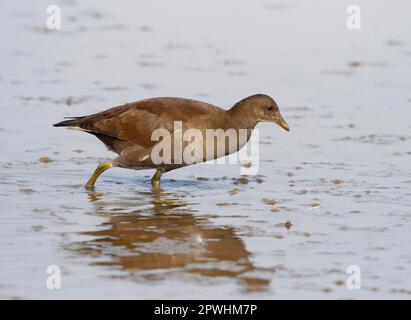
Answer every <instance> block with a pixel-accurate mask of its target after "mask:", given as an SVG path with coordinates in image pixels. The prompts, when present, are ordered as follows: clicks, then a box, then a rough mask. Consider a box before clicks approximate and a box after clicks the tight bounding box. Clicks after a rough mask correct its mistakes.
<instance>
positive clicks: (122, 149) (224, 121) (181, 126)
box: [54, 94, 289, 188]
mask: <svg viewBox="0 0 411 320" xmlns="http://www.w3.org/2000/svg"><path fill="white" fill-rule="evenodd" d="M262 121H267V122H275V123H277V124H278V125H279V126H280V127H282V128H283V129H285V130H287V131H289V127H288V125H287V123H286V122H285V120H284V118H283V117H282V116H281V114H280V110H279V108H278V106H277V104H276V102H275V101H274V100H273V99H272V98H271V97H270V96H267V95H263V94H256V95H252V96H250V97H247V98H245V99H243V100H241V101H239V102H237V103H236V104H234V106H233V107H232V108H231V109H229V110H224V109H222V108H220V107H217V106H214V105H211V104H208V103H205V102H201V101H196V100H190V99H183V98H168V97H164V98H151V99H145V100H140V101H136V102H133V103H127V104H125V105H122V106H118V107H114V108H111V109H108V110H105V111H102V112H99V113H95V114H92V115H88V116H83V117H71V118H70V119H69V120H65V121H62V122H59V123H56V124H54V126H55V127H76V128H79V129H81V130H83V131H85V132H88V133H91V134H93V135H95V136H96V137H97V138H98V139H100V140H101V141H102V142H103V143H104V144H105V145H106V146H107V147H108V149H109V150H111V151H114V152H116V153H117V154H118V155H119V156H118V157H117V158H115V159H114V160H113V161H111V162H106V163H103V164H100V165H99V166H98V167H97V169H96V170H95V171H94V173H93V174H92V176H91V177H90V179H89V180H88V182H87V184H86V188H93V187H94V184H95V182H96V180H97V178H98V177H99V176H100V175H101V174H102V173H103V172H104V171H106V170H107V169H109V168H112V167H113V166H115V167H122V168H129V169H135V170H140V169H149V168H154V169H156V173H155V174H154V176H153V177H152V179H151V184H152V186H153V187H154V188H158V187H159V186H160V178H161V175H162V174H163V173H165V172H167V171H170V170H173V169H177V168H181V167H183V166H187V165H190V164H193V163H199V162H204V161H207V160H210V159H217V158H220V157H223V156H226V155H228V154H231V153H234V152H237V151H238V150H240V149H241V148H242V147H243V146H244V145H245V144H246V143H247V141H248V139H249V138H250V136H251V133H252V130H253V129H254V127H255V126H256V125H257V123H259V122H262ZM176 124H177V125H176ZM190 129H194V131H195V130H197V132H199V133H200V135H201V136H202V137H204V136H206V135H207V134H208V130H210V129H213V130H217V131H218V130H220V132H225V133H226V132H227V131H229V130H231V132H232V133H235V134H237V135H238V134H239V133H240V130H241V129H245V130H246V131H247V134H246V139H245V140H244V141H240V140H238V143H235V144H234V147H233V146H231V145H227V144H225V145H224V146H223V149H219V148H218V146H213V148H212V150H211V152H210V150H206V152H204V150H205V149H206V143H205V142H204V140H198V141H200V145H199V147H198V150H194V151H199V152H198V153H197V157H194V161H193V159H191V160H190V161H188V160H187V159H186V158H184V159H181V154H182V152H180V153H178V152H177V153H176V151H175V150H177V147H178V148H179V150H185V149H184V148H185V147H187V146H188V145H189V144H190V143H191V140H187V139H184V141H182V142H181V143H179V142H178V141H179V140H178V139H176V138H177V137H178V136H180V138H181V136H182V135H183V133H184V132H189V131H187V130H190ZM221 129H222V130H221ZM156 130H157V133H160V135H158V134H155V133H156ZM165 132H169V137H168V140H167V139H166V138H167V136H166V135H165V134H164V133H165ZM192 132H193V130H191V131H190V133H192ZM184 135H185V133H184ZM159 136H160V137H162V138H163V139H162V140H161V141H160V139H159ZM194 136H195V135H194ZM216 137H217V136H216ZM213 139H214V138H213ZM217 139H218V137H217ZM165 141H168V142H169V143H170V146H171V147H170V148H168V149H167V148H163V149H162V156H163V158H162V159H163V160H164V158H167V159H168V160H169V161H162V162H161V161H160V162H159V161H158V159H157V158H158V157H157V158H156V156H155V154H154V151H156V148H157V149H158V147H159V146H160V144H161V143H164V142H165ZM222 141H225V136H223V140H222ZM236 142H237V141H236ZM164 146H165V144H164ZM200 149H204V150H200ZM171 150H173V151H174V152H173V151H171ZM157 151H158V150H157ZM200 151H201V152H200ZM159 155H161V152H160V153H159Z"/></svg>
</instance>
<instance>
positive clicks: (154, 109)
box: [79, 98, 209, 148]
mask: <svg viewBox="0 0 411 320" xmlns="http://www.w3.org/2000/svg"><path fill="white" fill-rule="evenodd" d="M207 108H209V105H207V104H204V103H200V102H198V101H193V100H187V99H178V98H162V99H155V98H154V99H147V100H141V101H138V102H135V103H130V104H126V105H123V106H119V107H115V108H111V109H108V110H106V111H103V112H100V113H96V114H93V115H90V116H86V117H82V118H81V121H80V123H79V127H80V128H81V129H83V130H85V131H88V132H90V133H94V134H102V135H106V136H109V137H111V138H115V139H118V140H122V141H126V142H128V143H129V144H130V145H139V146H143V147H146V148H152V147H153V146H154V145H155V144H156V143H157V142H156V141H155V140H152V135H153V132H154V131H155V130H156V129H166V130H167V131H168V132H169V133H170V135H173V134H174V131H175V130H176V128H178V125H177V126H175V122H176V121H177V122H178V121H181V124H182V130H186V129H189V128H193V127H195V125H194V124H193V123H194V122H193V121H192V120H193V119H195V118H198V117H199V116H200V117H202V116H205V115H207V114H208V112H209V109H207Z"/></svg>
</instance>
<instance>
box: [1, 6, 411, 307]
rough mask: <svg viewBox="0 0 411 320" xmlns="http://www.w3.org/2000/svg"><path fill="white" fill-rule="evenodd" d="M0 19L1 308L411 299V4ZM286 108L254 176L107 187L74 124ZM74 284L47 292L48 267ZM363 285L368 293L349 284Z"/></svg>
mask: <svg viewBox="0 0 411 320" xmlns="http://www.w3.org/2000/svg"><path fill="white" fill-rule="evenodd" d="M57 4H59V5H60V7H61V10H62V29H61V30H59V31H54V32H51V31H47V30H46V29H45V27H44V26H45V20H46V17H47V16H46V13H45V10H46V7H47V5H49V3H48V2H47V1H36V2H35V3H34V2H33V3H28V2H27V3H25V4H20V5H18V4H17V3H16V2H15V1H10V0H7V1H6V0H3V1H0V7H1V10H0V21H1V29H0V30H1V31H0V32H1V33H2V50H1V51H0V61H1V73H0V88H1V104H0V109H1V117H0V135H1V141H2V142H3V143H2V152H1V156H0V167H1V170H0V188H1V189H0V203H1V215H0V297H1V298H7V299H8V298H15V299H17V298H52V299H59V298H140V299H142V298H244V299H249V298H338V299H357V298H371V299H373V298H400V299H409V298H410V297H411V280H410V277H409V274H410V272H411V253H410V249H409V244H410V242H411V236H410V232H409V230H410V228H411V212H410V205H411V200H410V196H411V170H410V160H411V124H410V108H411V92H410V80H411V76H410V73H409V71H410V67H411V44H410V43H409V39H410V37H409V36H410V34H409V30H411V22H410V19H409V10H410V5H409V4H406V3H405V2H403V1H394V2H392V3H390V6H391V7H390V10H389V14H388V13H387V8H385V7H384V6H383V5H382V3H378V4H377V3H374V1H358V4H359V5H360V7H361V9H362V14H363V21H362V29H361V30H360V31H349V30H347V28H346V18H347V14H346V13H345V9H346V7H347V6H348V5H349V4H350V3H348V2H347V3H345V1H341V3H340V4H338V5H335V4H334V5H332V4H331V3H330V4H328V3H326V2H325V1H310V3H300V2H297V1H282V2H281V1H280V2H278V1H268V0H266V1H253V2H252V3H251V2H249V1H240V2H239V1H235V3H234V1H225V2H224V4H223V3H221V2H218V5H217V2H216V1H208V2H207V3H202V4H201V5H200V4H194V3H192V2H191V1H178V2H177V3H176V2H173V3H171V2H169V1H162V2H155V3H152V4H144V5H137V4H136V3H135V2H134V1H122V5H119V4H116V6H114V4H113V2H112V1H99V2H98V4H97V3H94V2H93V3H91V2H84V1H75V0H70V1H68V0H67V1H57ZM256 92H264V93H267V94H270V95H272V96H274V97H275V98H276V100H277V102H278V104H279V105H280V107H281V110H282V113H283V115H284V116H285V118H286V119H287V121H288V123H289V124H290V127H291V132H290V133H286V132H283V131H282V130H281V129H280V128H278V127H275V126H274V125H270V124H260V125H259V127H258V128H259V129H260V140H261V141H260V163H259V172H258V175H257V176H250V177H242V176H241V175H240V166H239V165H226V166H224V165H212V166H210V165H207V164H203V165H198V166H192V167H188V168H184V169H181V170H178V171H175V172H171V173H169V174H167V175H166V176H165V177H164V181H163V189H164V190H163V191H162V192H161V193H152V192H151V191H150V183H149V179H150V175H151V174H152V172H150V171H140V172H133V171H128V170H122V169H112V170H110V171H108V172H107V173H105V174H104V176H103V177H102V178H101V180H100V181H99V183H98V185H97V188H96V190H95V191H94V192H87V191H86V190H85V189H84V188H83V184H84V182H85V181H86V179H87V177H88V175H89V174H90V173H91V171H92V170H93V169H94V167H95V165H96V164H97V163H98V162H101V161H104V160H106V159H110V158H111V157H113V154H112V153H110V152H108V151H106V150H105V148H104V146H103V145H102V144H101V143H100V142H99V141H97V140H96V139H95V138H94V137H92V136H89V135H87V134H85V133H82V132H78V131H74V130H63V129H60V128H59V129H57V128H53V127H51V124H52V123H54V122H57V121H59V120H61V119H62V117H64V116H76V115H83V114H88V113H92V112H95V111H99V110H102V109H104V108H106V107H110V106H114V105H117V104H121V103H124V102H129V101H133V100H137V99H141V98H146V97H151V96H184V97H191V98H195V99H201V100H206V101H208V102H211V103H215V104H218V105H221V106H224V107H229V106H230V105H232V104H233V103H234V102H235V101H236V100H239V99H241V98H243V97H245V96H247V95H249V94H253V93H256ZM49 265H58V266H59V267H60V268H61V271H62V287H61V289H60V290H48V289H47V287H46V280H47V277H48V274H47V273H46V269H47V267H48V266H49ZM351 265H356V266H358V267H360V270H361V290H350V289H348V288H347V286H346V280H347V278H348V276H349V275H348V274H347V273H346V271H347V267H348V266H351Z"/></svg>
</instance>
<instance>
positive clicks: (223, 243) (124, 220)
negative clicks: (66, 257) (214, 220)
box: [73, 192, 272, 291]
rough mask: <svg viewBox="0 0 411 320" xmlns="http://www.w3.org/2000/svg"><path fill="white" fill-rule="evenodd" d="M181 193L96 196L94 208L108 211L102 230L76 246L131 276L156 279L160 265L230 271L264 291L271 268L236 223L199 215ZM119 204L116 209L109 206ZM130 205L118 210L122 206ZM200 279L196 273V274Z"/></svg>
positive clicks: (210, 274) (204, 272)
mask: <svg viewBox="0 0 411 320" xmlns="http://www.w3.org/2000/svg"><path fill="white" fill-rule="evenodd" d="M180 196H181V195H180V194H172V193H167V194H166V193H163V192H153V193H149V192H144V193H141V196H137V197H138V199H137V200H138V201H137V202H135V200H136V199H133V201H129V200H124V201H123V200H120V201H119V202H116V203H114V204H113V203H110V202H105V201H104V196H103V198H102V199H101V200H100V201H97V202H93V205H94V207H95V214H97V215H99V216H101V215H104V216H107V214H108V213H110V214H109V215H108V220H107V221H105V222H104V223H103V224H102V225H101V227H102V228H101V229H100V228H99V229H100V230H93V231H89V232H85V233H83V234H85V235H88V236H92V237H93V238H92V239H89V240H87V241H84V242H78V243H76V245H75V246H74V248H73V249H74V250H75V251H77V252H79V253H82V254H86V255H89V256H96V257H99V259H98V261H96V262H95V264H96V265H104V266H111V267H113V268H117V267H120V268H121V269H122V270H125V271H127V273H128V274H129V275H130V276H133V275H135V276H142V277H145V278H146V279H153V278H154V279H155V278H157V277H158V276H159V275H160V274H161V275H163V276H164V275H167V274H168V273H164V272H159V270H164V271H165V270H169V272H170V273H173V272H177V273H184V274H186V275H189V274H193V275H200V276H203V277H206V278H215V277H226V278H230V279H234V280H235V281H238V282H239V283H240V285H241V286H242V288H243V289H244V290H246V291H265V290H267V289H268V286H269V284H270V276H269V275H267V271H272V270H265V269H260V268H258V267H256V266H255V265H254V264H253V261H252V254H251V253H250V252H249V251H248V250H247V249H246V248H245V245H244V242H243V240H242V239H241V238H240V237H239V236H237V234H236V230H235V228H233V227H228V226H221V225H215V224H211V223H210V222H208V219H207V217H206V216H201V215H198V216H197V215H195V214H194V212H195V210H194V209H193V208H191V207H190V203H188V202H183V201H182V200H181V199H180ZM113 205H115V207H116V211H111V210H110V208H111V207H112V206H113ZM121 208H124V209H125V210H126V211H125V212H122V213H119V209H121ZM194 279H195V278H194Z"/></svg>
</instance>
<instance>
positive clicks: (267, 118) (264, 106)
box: [233, 94, 290, 131]
mask: <svg viewBox="0 0 411 320" xmlns="http://www.w3.org/2000/svg"><path fill="white" fill-rule="evenodd" d="M233 109H236V110H239V111H240V112H241V113H243V116H247V117H251V118H253V119H255V120H256V122H274V123H276V124H278V125H279V126H280V127H281V128H283V129H284V130H286V131H290V128H289V127H288V124H287V122H286V121H285V120H284V118H283V116H282V115H281V113H280V109H279V108H278V105H277V103H276V102H275V101H274V99H273V98H271V97H270V96H268V95H265V94H255V95H252V96H250V97H247V98H245V99H243V100H241V101H239V102H237V103H236V104H235V105H234V107H233Z"/></svg>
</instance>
